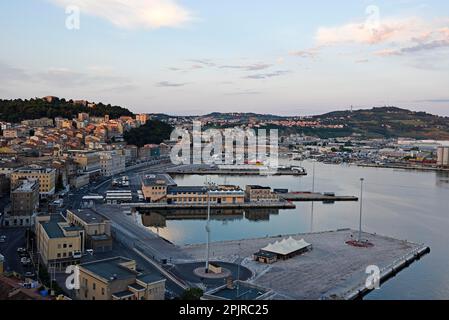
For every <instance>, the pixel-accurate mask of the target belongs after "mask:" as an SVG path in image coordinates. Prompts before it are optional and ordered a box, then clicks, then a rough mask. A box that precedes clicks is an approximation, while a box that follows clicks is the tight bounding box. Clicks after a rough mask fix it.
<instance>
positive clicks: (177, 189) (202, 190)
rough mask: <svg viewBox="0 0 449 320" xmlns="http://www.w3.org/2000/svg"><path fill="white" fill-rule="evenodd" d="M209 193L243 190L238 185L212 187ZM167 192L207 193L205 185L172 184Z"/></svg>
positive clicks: (230, 192)
mask: <svg viewBox="0 0 449 320" xmlns="http://www.w3.org/2000/svg"><path fill="white" fill-rule="evenodd" d="M209 192H210V193H220V194H223V193H226V194H235V193H242V194H243V193H244V191H243V190H242V189H240V188H238V187H235V189H233V190H232V189H223V188H220V187H212V188H211V189H210V191H209ZM167 193H168V194H180V193H196V194H205V193H207V187H201V186H173V187H169V188H168V189H167Z"/></svg>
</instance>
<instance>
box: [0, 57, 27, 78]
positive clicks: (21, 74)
mask: <svg viewBox="0 0 449 320" xmlns="http://www.w3.org/2000/svg"><path fill="white" fill-rule="evenodd" d="M27 79H29V75H28V74H27V73H26V72H25V71H24V70H22V69H20V68H16V67H12V66H10V65H8V64H6V63H3V62H1V61H0V81H1V82H2V84H3V83H7V82H12V81H20V80H27Z"/></svg>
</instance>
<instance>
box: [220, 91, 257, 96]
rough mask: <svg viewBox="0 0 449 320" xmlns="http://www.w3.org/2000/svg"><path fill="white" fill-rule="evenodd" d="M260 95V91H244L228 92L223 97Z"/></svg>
mask: <svg viewBox="0 0 449 320" xmlns="http://www.w3.org/2000/svg"><path fill="white" fill-rule="evenodd" d="M258 94H262V92H260V91H254V90H245V91H236V92H229V93H226V94H225V95H227V96H243V95H258Z"/></svg>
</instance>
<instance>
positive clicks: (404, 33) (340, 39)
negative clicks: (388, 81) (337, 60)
mask: <svg viewBox="0 0 449 320" xmlns="http://www.w3.org/2000/svg"><path fill="white" fill-rule="evenodd" d="M445 25H447V21H441V20H439V21H437V20H434V21H424V20H423V19H421V18H417V17H410V18H385V19H380V20H379V21H378V22H377V23H368V22H351V23H347V24H343V25H341V26H334V27H320V28H318V30H317V32H316V36H315V39H316V44H317V46H318V48H324V47H332V46H342V45H351V44H352V45H354V44H355V45H362V46H363V45H364V46H369V47H378V50H376V51H374V52H373V54H374V55H376V56H379V57H391V56H404V55H411V54H417V53H423V52H426V51H431V50H436V49H441V48H448V47H449V27H447V26H445ZM311 50H312V49H309V50H304V51H298V52H297V54H296V55H298V56H302V57H314V54H316V51H311ZM315 50H316V49H315Z"/></svg>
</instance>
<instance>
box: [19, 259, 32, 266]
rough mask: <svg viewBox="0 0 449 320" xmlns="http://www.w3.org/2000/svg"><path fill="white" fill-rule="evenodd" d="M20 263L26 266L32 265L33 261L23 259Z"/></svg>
mask: <svg viewBox="0 0 449 320" xmlns="http://www.w3.org/2000/svg"><path fill="white" fill-rule="evenodd" d="M20 263H21V264H24V265H26V264H30V263H31V259H30V258H26V257H23V258H22V259H20Z"/></svg>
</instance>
